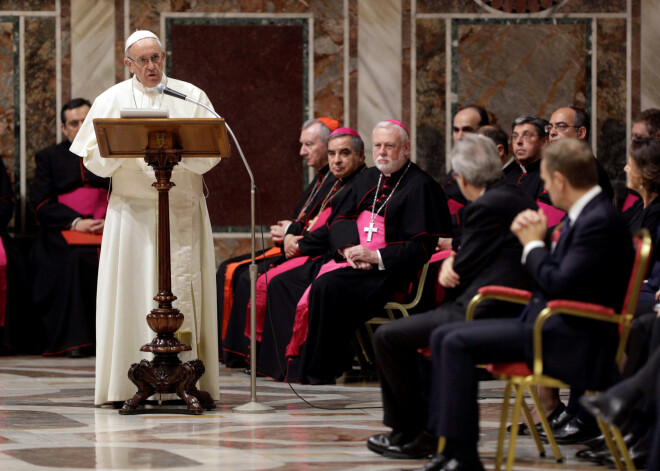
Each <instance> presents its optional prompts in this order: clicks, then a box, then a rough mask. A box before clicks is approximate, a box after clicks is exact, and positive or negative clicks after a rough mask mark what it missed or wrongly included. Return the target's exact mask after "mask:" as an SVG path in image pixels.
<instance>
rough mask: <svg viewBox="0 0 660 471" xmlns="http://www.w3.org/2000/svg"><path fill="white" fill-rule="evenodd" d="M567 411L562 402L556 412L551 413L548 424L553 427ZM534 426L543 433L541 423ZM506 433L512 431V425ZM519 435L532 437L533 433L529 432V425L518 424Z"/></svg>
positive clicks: (555, 409)
mask: <svg viewBox="0 0 660 471" xmlns="http://www.w3.org/2000/svg"><path fill="white" fill-rule="evenodd" d="M565 410H566V405H565V404H564V403H563V402H561V401H560V402H559V405H558V406H557V407H555V408H554V410H553V411H552V412H550V414H549V415H548V417H547V419H548V423H549V424H550V426H552V423H553V422H554V421H556V420H557V417H559V415H560V414H561V413H562V412H564V411H565ZM534 426H535V427H536V430H537V431H538V432H539V433H540V432H543V425H541V422H539V423H538V424H535V425H534ZM506 431H507V432H510V431H511V425H509V426H507V428H506ZM518 435H525V436H528V437H531V436H532V432H531V430H529V427H528V426H527V424H525V423H520V424H518Z"/></svg>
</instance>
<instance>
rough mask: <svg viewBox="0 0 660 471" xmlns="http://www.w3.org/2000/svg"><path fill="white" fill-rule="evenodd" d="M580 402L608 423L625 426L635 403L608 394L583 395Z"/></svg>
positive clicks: (595, 415)
mask: <svg viewBox="0 0 660 471" xmlns="http://www.w3.org/2000/svg"><path fill="white" fill-rule="evenodd" d="M580 404H581V405H582V407H584V408H585V409H586V410H587V412H589V413H590V414H591V415H593V416H594V417H598V418H599V419H601V420H602V421H603V422H605V423H606V424H610V425H615V426H617V427H618V428H620V429H621V428H623V427H624V426H625V425H626V424H627V423H628V420H629V419H630V414H631V413H632V410H633V405H632V404H628V403H626V402H625V401H622V400H621V399H618V398H616V397H610V396H608V395H607V394H595V395H593V396H586V395H585V396H582V397H581V398H580Z"/></svg>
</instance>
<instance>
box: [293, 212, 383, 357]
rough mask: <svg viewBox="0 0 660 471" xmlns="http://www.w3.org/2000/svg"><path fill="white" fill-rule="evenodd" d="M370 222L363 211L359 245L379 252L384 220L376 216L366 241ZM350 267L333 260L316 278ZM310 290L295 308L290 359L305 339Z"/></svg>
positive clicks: (324, 266)
mask: <svg viewBox="0 0 660 471" xmlns="http://www.w3.org/2000/svg"><path fill="white" fill-rule="evenodd" d="M370 222H371V212H370V211H363V212H362V213H360V215H359V216H358V218H357V221H356V224H357V230H358V234H359V235H360V245H362V246H364V247H366V248H368V249H370V250H379V249H382V248H385V247H386V246H387V243H386V242H385V218H383V217H382V216H376V218H375V219H374V227H375V228H376V229H377V230H376V231H374V232H372V236H371V241H367V238H368V232H367V231H366V230H365V229H367V228H368V227H369V223H370ZM345 267H350V264H349V263H348V262H335V261H334V260H331V261H329V262H328V263H326V264H324V265H323V266H322V267H321V270H320V271H319V274H318V275H317V276H316V278H318V277H320V276H321V275H324V274H326V273H329V272H331V271H334V270H338V269H339V268H345ZM311 288H312V285H311V284H310V285H309V286H308V287H307V289H306V290H305V293H303V295H302V297H301V298H300V301H298V305H297V306H296V318H295V321H294V323H293V334H292V336H291V341H290V342H289V345H287V347H286V355H287V356H290V357H295V356H298V355H300V349H301V348H302V345H303V344H304V343H305V340H306V339H307V327H308V325H309V292H310V290H311Z"/></svg>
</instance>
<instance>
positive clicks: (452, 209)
mask: <svg viewBox="0 0 660 471" xmlns="http://www.w3.org/2000/svg"><path fill="white" fill-rule="evenodd" d="M464 206H465V205H464V204H461V203H459V202H458V201H456V200H452V199H448V200H447V207H448V208H449V214H451V215H452V216H453V215H454V214H456V213H457V212H458V211H459V209H461V208H462V207H464Z"/></svg>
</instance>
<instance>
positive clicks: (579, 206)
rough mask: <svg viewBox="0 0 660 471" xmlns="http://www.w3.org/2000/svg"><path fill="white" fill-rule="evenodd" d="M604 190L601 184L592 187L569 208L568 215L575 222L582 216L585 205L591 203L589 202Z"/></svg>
mask: <svg viewBox="0 0 660 471" xmlns="http://www.w3.org/2000/svg"><path fill="white" fill-rule="evenodd" d="M602 191H603V190H602V188H601V187H600V186H599V185H595V186H594V187H593V188H591V189H590V190H589V191H587V192H586V193H585V194H584V195H582V196H580V197H579V198H578V199H577V201H576V202H575V203H573V205H572V206H571V208H570V209H569V210H568V217H569V218H570V220H571V221H573V222H575V221H577V218H578V217H579V216H580V213H581V212H582V210H583V209H584V207H585V206H586V205H587V204H589V202H590V201H591V200H592V199H594V198H595V197H596V196H597V195H598V194H599V193H601V192H602Z"/></svg>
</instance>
